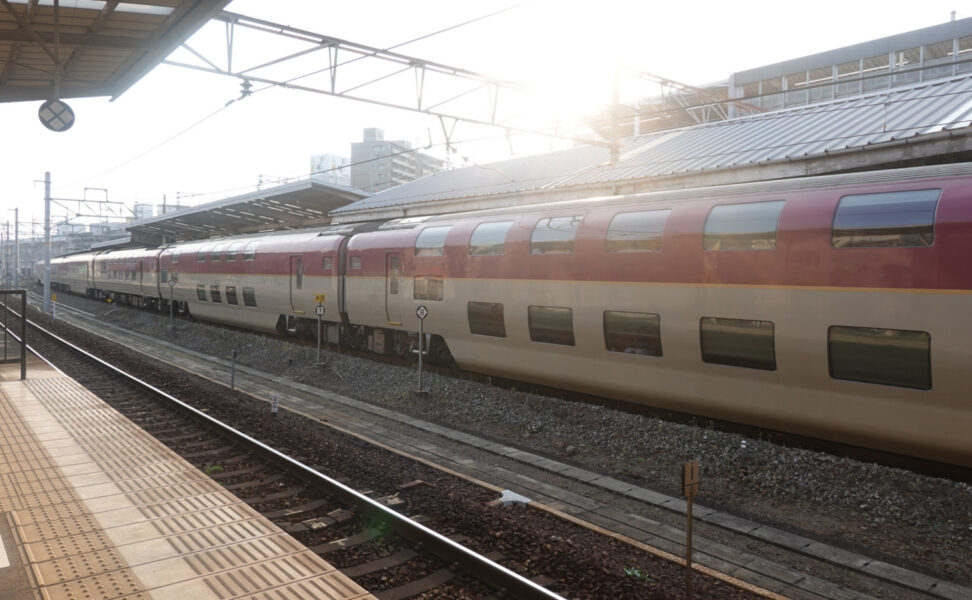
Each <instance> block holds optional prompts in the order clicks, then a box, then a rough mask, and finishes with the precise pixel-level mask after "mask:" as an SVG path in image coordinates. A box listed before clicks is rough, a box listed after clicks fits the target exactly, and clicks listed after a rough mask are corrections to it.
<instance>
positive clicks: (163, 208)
mask: <svg viewBox="0 0 972 600" xmlns="http://www.w3.org/2000/svg"><path fill="white" fill-rule="evenodd" d="M156 208H158V209H159V210H158V212H157V213H156V214H157V215H164V214H166V213H171V212H175V211H177V210H182V209H183V208H186V207H185V206H183V205H181V204H179V203H178V202H175V203H170V202H166V203H165V204H158V205H156Z"/></svg>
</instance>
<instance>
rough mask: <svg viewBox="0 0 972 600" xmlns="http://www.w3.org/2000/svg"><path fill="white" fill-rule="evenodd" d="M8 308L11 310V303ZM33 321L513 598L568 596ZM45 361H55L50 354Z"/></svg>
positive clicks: (60, 340)
mask: <svg viewBox="0 0 972 600" xmlns="http://www.w3.org/2000/svg"><path fill="white" fill-rule="evenodd" d="M8 310H10V309H9V308H8ZM11 312H13V313H14V314H17V313H16V311H13V310H11ZM18 316H19V315H18ZM27 323H28V324H29V325H30V326H31V327H34V328H35V329H36V330H37V331H39V332H40V333H43V334H44V335H46V336H48V337H50V338H52V339H54V340H55V341H57V342H58V343H60V344H62V345H64V346H66V347H68V348H70V349H72V350H73V351H75V352H77V353H78V354H80V355H82V356H84V357H85V358H88V359H90V360H92V361H94V362H96V363H98V364H100V365H101V366H103V367H104V368H106V369H108V370H110V371H112V372H114V373H116V374H117V375H119V376H120V377H122V378H124V379H126V380H128V381H130V382H132V383H134V384H135V385H137V386H140V387H142V388H144V389H146V390H149V391H151V392H152V393H153V394H156V395H157V396H159V397H161V398H163V399H165V400H166V401H167V402H169V403H171V404H173V405H175V406H176V407H178V408H180V409H181V410H184V411H185V412H187V413H189V414H190V415H192V416H193V417H195V418H197V419H198V420H200V421H202V422H203V423H205V424H206V425H208V426H210V427H213V428H214V429H216V430H217V431H219V432H220V433H222V434H224V435H226V436H228V437H231V438H235V439H237V440H240V441H241V442H242V443H244V444H246V445H248V446H251V447H253V448H255V449H256V450H258V451H259V452H261V453H262V454H264V455H266V456H269V457H271V458H272V459H274V460H276V461H278V462H280V463H283V464H285V465H286V466H287V467H288V468H290V469H292V470H294V471H295V472H297V473H298V474H299V475H300V476H301V477H302V478H304V479H306V480H308V481H309V482H311V483H312V484H313V485H315V486H317V487H318V489H322V490H325V491H326V492H327V493H330V494H333V495H334V496H336V497H338V498H340V499H341V501H342V502H344V503H346V504H348V505H349V506H353V507H355V508H356V509H358V510H359V511H361V512H362V513H363V514H366V515H368V516H370V517H372V518H376V519H380V520H381V522H383V523H387V524H388V525H390V527H391V528H392V529H394V530H395V531H396V533H398V534H399V535H401V536H403V537H405V538H408V539H410V540H412V541H413V542H416V543H420V544H422V545H424V546H425V547H427V548H429V549H430V550H431V551H432V552H433V553H434V554H436V555H438V556H440V557H441V558H443V559H445V560H448V561H450V562H455V563H458V564H460V565H461V566H462V567H463V568H465V569H466V570H468V571H469V572H471V573H473V574H474V575H475V576H476V577H478V578H480V579H481V580H483V581H485V582H486V583H489V584H490V585H492V586H494V587H496V588H499V589H503V590H505V591H507V592H508V593H510V594H511V595H512V597H514V598H522V599H523V600H534V599H536V600H566V599H565V598H564V597H563V596H559V595H557V594H555V593H553V592H551V591H550V590H548V589H546V588H544V587H543V586H540V585H538V584H536V583H534V582H532V581H530V580H529V579H527V578H525V577H523V576H522V575H520V574H518V573H516V572H514V571H511V570H510V569H507V568H506V567H504V566H503V565H500V564H497V563H495V562H493V561H492V560H490V559H488V558H486V557H484V556H482V555H480V554H477V553H476V552H474V551H472V550H470V549H469V548H466V547H465V546H462V545H461V544H458V543H456V542H454V541H453V540H450V539H449V538H447V537H445V536H443V535H441V534H439V533H437V532H435V531H433V530H431V529H429V528H428V527H425V526H424V525H422V524H421V523H417V522H415V521H413V520H412V519H409V518H408V517H406V516H405V515H402V514H401V513H398V512H396V511H394V510H392V509H390V508H387V507H385V506H383V505H382V504H381V503H379V502H376V501H375V500H372V499H371V498H369V497H367V496H365V495H363V494H361V493H359V492H357V491H355V490H354V489H352V488H350V487H348V486H346V485H344V484H343V483H341V482H339V481H337V480H335V479H332V478H331V477H328V476H327V475H325V474H323V473H321V472H319V471H317V470H315V469H313V468H312V467H310V466H308V465H305V464H304V463H302V462H300V461H297V460H295V459H293V458H291V457H290V456H287V455H286V454H283V453H282V452H280V451H278V450H276V449H275V448H272V447H270V446H268V445H266V444H264V443H263V442H261V441H259V440H257V439H254V438H252V437H250V436H249V435H247V434H245V433H243V432H241V431H238V430H236V429H234V428H232V427H230V426H229V425H226V424H225V423H222V422H221V421H219V420H217V419H215V418H213V417H211V416H210V415H207V414H206V413H204V412H202V411H200V410H198V409H196V408H193V407H192V406H190V405H188V404H186V403H185V402H182V401H181V400H179V399H178V398H176V397H174V396H172V395H170V394H168V393H166V392H164V391H162V390H160V389H158V388H157V387H155V386H153V385H152V384H150V383H147V382H145V381H142V380H141V379H139V378H137V377H135V376H134V375H131V374H130V373H127V372H125V371H123V370H121V369H119V368H118V367H116V366H114V365H112V364H111V363H108V362H106V361H104V360H102V359H101V358H98V357H97V356H95V355H93V354H91V353H90V352H87V351H86V350H84V349H82V348H80V347H78V346H76V345H74V344H72V343H71V342H69V341H67V340H65V339H64V338H61V337H59V336H58V335H56V334H54V333H52V332H50V331H47V330H46V329H44V328H43V327H41V326H40V325H38V324H37V323H34V322H32V321H27ZM27 347H28V349H29V350H30V351H31V352H33V353H34V354H35V355H36V356H38V357H39V358H42V359H43V358H44V357H43V356H42V355H41V354H40V353H39V352H37V351H36V349H34V348H33V347H31V346H29V345H28V346H27ZM44 360H45V361H46V362H49V361H47V360H46V359H44Z"/></svg>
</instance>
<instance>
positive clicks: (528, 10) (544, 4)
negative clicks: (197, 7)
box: [0, 0, 972, 237]
mask: <svg viewBox="0 0 972 600" xmlns="http://www.w3.org/2000/svg"><path fill="white" fill-rule="evenodd" d="M71 4H72V2H71V0H61V10H62V11H64V10H66V9H70V7H71ZM970 4H972V3H970V2H960V1H958V0H950V1H940V0H925V1H924V2H917V3H916V2H909V3H900V5H899V3H896V2H892V3H889V2H887V1H886V0H879V1H872V0H853V1H850V2H848V1H846V0H844V1H839V2H838V1H834V0H818V1H815V2H792V1H786V0H773V1H768V0H749V1H746V2H725V1H719V2H714V1H709V0H696V1H695V2H683V3H679V2H670V1H668V2H655V1H651V0H598V1H596V2H593V1H590V0H525V1H524V0H463V1H461V2H457V1H455V0H442V1H440V0H412V1H410V2H402V1H401V0H355V1H353V2H346V1H345V2H337V1H332V0H276V1H274V2H266V1H265V0H234V1H233V2H232V3H231V4H230V5H229V6H227V8H226V10H229V11H232V12H235V13H240V14H244V15H247V16H251V17H257V18H260V19H264V20H268V21H273V22H276V23H282V24H286V25H289V26H292V27H295V28H299V29H303V30H307V31H312V32H315V33H319V34H324V35H328V36H332V37H337V38H341V39H344V40H347V41H352V42H357V43H361V44H366V45H369V46H373V47H377V48H393V47H394V49H395V51H396V52H400V53H402V54H407V55H410V56H414V57H417V58H421V59H424V60H428V61H434V62H438V63H442V64H446V65H449V66H453V67H460V68H463V69H467V70H470V71H474V72H477V73H482V74H485V75H489V76H492V77H496V78H499V79H503V80H508V81H513V82H518V83H522V84H524V85H526V86H529V88H530V89H531V90H532V92H531V94H530V95H529V96H527V95H519V96H516V97H513V96H511V97H510V103H507V98H506V97H505V96H502V95H501V97H500V112H501V114H507V113H503V112H502V111H503V110H507V111H510V112H509V114H514V113H516V114H518V115H519V114H520V113H521V111H522V113H523V114H522V115H520V116H518V117H517V119H516V120H515V121H514V122H516V123H517V124H520V125H523V126H525V127H529V128H534V129H544V130H546V129H547V128H549V127H550V126H551V119H552V118H556V119H557V122H558V123H559V124H560V126H561V127H566V124H567V123H569V122H570V121H571V118H572V116H571V115H575V116H576V115H578V114H583V113H585V112H587V113H589V112H591V111H592V110H594V109H596V108H597V107H598V106H604V105H606V104H608V103H609V102H610V100H611V88H612V86H611V83H612V76H613V73H614V68H615V65H618V64H620V65H625V66H628V67H631V68H634V69H638V70H641V71H644V72H649V73H653V74H655V75H659V76H663V77H666V78H670V79H673V80H677V81H680V82H683V83H687V84H690V85H701V84H705V83H709V82H714V81H720V80H724V79H727V78H728V76H729V74H730V73H732V72H733V71H742V70H746V69H749V68H753V67H758V66H761V65H768V64H772V63H775V62H779V61H783V60H787V59H790V58H796V57H800V56H804V55H807V54H812V53H815V52H821V51H825V50H829V49H832V48H837V47H841V46H845V45H849V44H855V43H859V42H864V41H868V40H871V39H876V38H880V37H884V36H888V35H893V34H897V33H902V32H905V31H910V30H912V29H918V28H921V27H927V26H931V25H936V24H940V23H944V22H947V21H948V20H949V19H950V16H951V11H953V10H955V11H956V12H957V18H964V17H969V16H972V6H970ZM898 6H900V7H901V8H898ZM504 9H508V10H504ZM498 11H499V12H498ZM497 12H498V14H492V13H497ZM486 15H491V16H486ZM480 17H485V18H480ZM469 21H473V22H471V23H467V22H469ZM461 24H463V25H461ZM459 25H461V26H459ZM457 26H458V27H457ZM443 30H444V31H443ZM437 32H440V33H437ZM433 33H435V35H429V34H433ZM423 36H428V37H424V38H423V39H421V40H419V41H416V42H413V43H407V44H405V42H409V41H411V40H415V39H417V38H421V37H423ZM188 43H189V45H190V46H192V47H193V48H194V49H195V50H197V51H199V52H200V53H202V54H203V55H205V56H207V58H209V59H210V60H213V61H214V62H218V61H225V54H226V50H225V48H226V39H225V28H224V26H223V24H222V23H211V24H209V25H207V26H205V27H204V28H203V29H202V30H200V32H198V33H197V34H196V35H195V36H194V37H193V38H191V39H190V40H189V42H188ZM235 46H236V52H237V54H235V55H234V66H239V65H247V66H254V65H257V64H261V63H263V62H265V61H268V60H271V59H274V58H277V57H279V56H282V55H284V54H287V53H289V52H291V51H293V50H295V49H299V48H304V47H306V46H302V45H297V44H294V43H283V42H281V41H280V39H279V38H274V37H270V36H266V35H263V34H259V35H257V34H254V33H250V32H245V31H238V32H237V33H236V37H235ZM323 58H324V57H323V55H320V54H319V53H318V54H315V55H312V56H309V57H306V58H305V59H302V60H299V61H293V62H292V63H287V64H285V65H283V66H281V67H279V68H278V69H279V70H278V71H276V72H275V74H277V75H279V74H286V75H290V76H292V75H297V74H305V73H308V72H310V71H312V70H318V69H320V68H321V66H322V65H324V66H326V62H324V63H322V62H321V60H322V59H323ZM170 59H171V60H174V61H177V62H184V63H191V64H199V60H198V59H197V58H195V57H194V56H192V55H191V54H190V53H189V52H187V51H186V50H184V49H180V50H177V51H176V52H175V53H173V55H171V56H170ZM380 74H382V72H381V71H380V70H377V69H374V68H373V67H371V66H369V65H367V64H363V61H362V63H358V64H354V65H347V66H342V67H341V68H340V69H339V71H338V81H339V84H340V83H344V84H345V85H355V84H356V83H358V82H363V81H366V80H367V79H369V78H371V77H375V76H377V75H380ZM320 77H322V76H318V78H320ZM411 77H413V76H412V75H411V74H406V75H405V79H402V78H400V77H399V78H390V79H388V80H385V81H384V82H383V83H381V84H378V85H376V86H374V87H372V88H367V89H368V90H369V92H368V93H370V94H371V95H372V97H375V98H377V99H384V100H387V101H391V102H400V103H407V102H410V101H414V93H415V92H414V79H409V78H411ZM301 82H305V83H314V79H313V78H310V79H302V80H301ZM317 83H322V82H321V81H320V80H319V81H317ZM427 84H428V85H427V89H428V92H427V99H426V101H427V102H429V101H433V99H434V98H438V99H443V98H448V97H449V96H450V95H451V93H452V92H453V89H452V88H451V87H450V86H451V85H453V84H446V83H444V82H436V81H432V80H429V81H428V82H427ZM339 87H340V85H339ZM264 88H266V89H264ZM253 90H254V91H255V92H254V93H253V94H252V95H251V96H249V97H246V98H240V82H239V80H238V79H234V78H229V77H224V76H219V75H214V74H209V73H203V72H200V71H196V70H192V69H188V68H185V67H180V66H171V65H160V66H159V67H157V68H156V69H155V70H153V71H152V72H151V73H149V74H148V75H147V76H145V77H144V78H143V79H142V80H141V81H139V82H138V83H136V84H135V85H134V86H132V87H131V88H130V89H129V90H128V91H126V92H125V93H124V94H122V95H121V96H120V97H119V98H117V99H116V100H114V101H109V99H108V98H93V99H68V100H67V101H68V103H69V104H70V105H71V107H72V108H73V110H74V112H75V114H76V123H75V125H74V126H73V127H72V128H71V129H70V130H68V131H66V132H62V133H54V132H51V131H48V130H47V129H45V128H44V127H43V125H41V123H40V122H39V120H38V118H37V110H38V108H39V106H40V104H41V103H40V102H16V103H2V104H0V132H2V133H0V136H2V138H0V139H2V143H0V223H5V222H7V221H11V222H12V221H13V218H14V212H13V210H12V209H13V208H15V207H17V208H19V209H20V219H21V221H22V225H21V229H20V234H21V236H22V237H25V236H29V235H30V233H31V231H32V226H31V225H30V224H29V223H30V222H31V221H33V222H40V221H41V220H42V219H43V211H44V209H43V197H44V186H43V183H42V181H43V178H44V173H45V172H50V173H51V178H52V185H53V191H52V197H54V198H56V199H59V200H58V202H56V203H55V205H54V207H53V209H52V212H53V214H54V220H55V221H59V220H64V219H65V218H73V219H74V222H91V221H93V220H97V219H93V218H91V217H85V216H81V217H77V216H73V215H74V214H75V213H76V212H77V211H78V210H79V205H78V204H77V203H76V202H75V200H77V199H88V200H104V199H107V200H109V201H111V202H121V203H124V204H125V205H127V206H129V207H130V206H132V205H133V204H134V203H136V202H137V203H150V204H156V205H159V204H162V202H163V199H165V202H166V203H170V204H171V203H172V202H178V203H181V204H184V205H195V204H200V203H203V202H208V201H212V200H217V199H220V198H225V197H230V196H234V195H238V194H242V193H247V192H252V191H254V190H255V189H256V186H257V184H258V182H259V181H260V180H261V179H262V180H263V181H264V182H273V181H278V180H286V179H292V178H301V177H306V176H307V175H308V173H309V170H310V157H311V156H312V155H315V154H325V153H331V154H338V155H342V156H350V144H351V143H352V142H356V141H360V140H361V135H362V130H363V129H364V128H369V127H377V128H379V129H382V130H384V132H385V138H386V139H392V140H406V141H409V142H411V143H412V144H413V145H414V146H421V147H427V149H426V150H424V151H425V152H427V153H429V154H433V155H436V156H439V157H440V158H447V159H449V160H450V161H451V162H453V163H454V164H484V163H488V162H491V161H496V160H503V159H506V158H509V157H511V156H522V155H526V154H533V153H537V152H543V151H548V150H550V149H555V148H557V147H562V146H563V144H564V143H566V142H563V141H557V140H552V139H550V138H541V137H536V136H524V135H511V136H509V137H507V136H506V135H505V132H504V131H503V130H499V129H496V128H484V127H477V126H472V125H467V124H463V123H459V124H458V125H456V127H455V129H454V130H453V131H452V147H451V148H450V151H449V152H447V149H446V145H445V143H444V136H443V130H442V125H441V124H440V122H439V121H438V120H437V119H435V118H432V117H429V116H427V115H422V114H418V113H414V112H409V111H403V110H398V109H392V108H386V107H380V106H376V105H374V104H367V103H361V102H354V101H351V100H347V99H342V98H333V97H329V96H325V95H320V94H314V93H310V92H302V91H296V90H291V89H281V88H268V87H267V86H262V85H259V84H254V86H253ZM657 91H658V89H657V87H653V86H651V85H650V84H647V83H645V82H640V83H639V82H638V81H637V80H635V79H633V78H623V79H622V81H621V95H622V101H625V100H634V99H635V98H637V97H647V96H651V95H654V94H655V93H657ZM514 101H515V102H514ZM461 102H462V104H461V105H460V104H455V105H447V106H449V108H455V109H456V110H463V111H474V114H477V115H478V114H487V112H488V107H489V105H488V103H487V101H486V99H485V97H484V93H483V94H478V95H477V94H474V95H472V96H471V97H470V98H469V99H468V100H464V101H461ZM266 185H267V184H266V183H265V186H266ZM97 210H101V211H102V212H101V214H102V215H104V216H108V215H109V214H111V215H112V216H121V215H124V214H130V213H128V210H127V209H123V208H121V207H120V206H117V205H111V206H108V207H101V208H100V209H99V208H98V206H97V205H95V204H91V205H89V206H88V207H85V208H82V209H81V211H82V212H83V213H84V214H87V213H91V212H93V211H97ZM33 231H40V230H39V229H37V228H36V226H34V227H33Z"/></svg>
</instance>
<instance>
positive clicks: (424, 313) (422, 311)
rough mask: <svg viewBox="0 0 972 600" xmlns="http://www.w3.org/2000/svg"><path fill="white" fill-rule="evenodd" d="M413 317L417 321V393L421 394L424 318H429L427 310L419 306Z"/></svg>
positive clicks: (422, 390) (423, 389)
mask: <svg viewBox="0 0 972 600" xmlns="http://www.w3.org/2000/svg"><path fill="white" fill-rule="evenodd" d="M415 316H416V317H418V319H419V360H418V372H419V373H418V375H419V381H418V391H419V393H422V392H424V391H425V388H423V387H422V355H423V354H425V347H424V346H425V317H427V316H429V309H427V308H425V306H419V307H418V310H416V311H415Z"/></svg>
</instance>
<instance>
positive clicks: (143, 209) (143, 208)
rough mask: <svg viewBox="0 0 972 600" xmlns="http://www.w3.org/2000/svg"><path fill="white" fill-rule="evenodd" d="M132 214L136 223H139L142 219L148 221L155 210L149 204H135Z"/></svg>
mask: <svg viewBox="0 0 972 600" xmlns="http://www.w3.org/2000/svg"><path fill="white" fill-rule="evenodd" d="M132 212H133V213H134V215H135V220H136V221H141V220H142V219H150V218H152V217H154V216H155V210H154V209H153V207H152V205H151V204H136V205H135V208H134V209H133V210H132Z"/></svg>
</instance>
